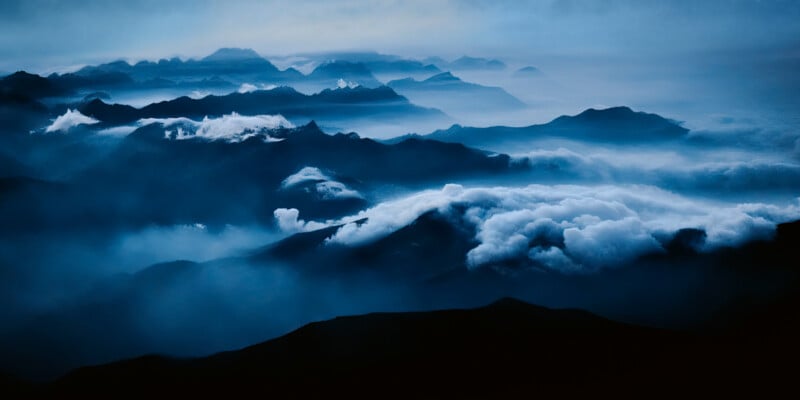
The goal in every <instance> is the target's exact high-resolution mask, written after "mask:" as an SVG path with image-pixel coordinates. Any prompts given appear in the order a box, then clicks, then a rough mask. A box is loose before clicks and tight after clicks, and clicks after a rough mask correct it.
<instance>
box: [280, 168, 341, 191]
mask: <svg viewBox="0 0 800 400" xmlns="http://www.w3.org/2000/svg"><path fill="white" fill-rule="evenodd" d="M330 179H331V178H330V177H329V176H328V175H325V174H323V173H322V171H320V170H319V168H316V167H303V168H302V169H300V171H297V172H295V173H294V174H292V175H289V176H288V177H286V179H284V180H283V182H282V183H281V186H282V187H284V188H288V187H292V186H295V185H298V184H301V183H304V182H308V181H327V180H330Z"/></svg>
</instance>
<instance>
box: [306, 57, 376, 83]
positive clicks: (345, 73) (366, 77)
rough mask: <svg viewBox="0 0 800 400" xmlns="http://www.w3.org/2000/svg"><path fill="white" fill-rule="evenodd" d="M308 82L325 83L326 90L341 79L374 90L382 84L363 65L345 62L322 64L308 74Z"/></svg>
mask: <svg viewBox="0 0 800 400" xmlns="http://www.w3.org/2000/svg"><path fill="white" fill-rule="evenodd" d="M307 79H308V80H313V81H320V82H323V83H327V85H326V86H324V87H326V88H330V87H335V86H336V84H337V82H338V80H339V79H342V80H344V81H346V82H350V83H353V84H356V85H359V86H364V87H369V88H375V87H379V86H381V85H382V84H381V83H380V82H379V81H378V80H377V79H376V78H375V76H373V75H372V71H370V69H369V68H368V67H367V66H366V65H365V64H364V63H352V62H347V61H331V62H326V63H323V64H321V65H319V66H317V68H314V70H313V71H312V72H311V73H310V74H308V76H307Z"/></svg>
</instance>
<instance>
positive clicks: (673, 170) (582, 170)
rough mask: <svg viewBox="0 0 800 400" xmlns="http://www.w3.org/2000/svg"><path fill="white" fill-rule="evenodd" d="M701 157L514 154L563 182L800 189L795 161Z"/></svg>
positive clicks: (541, 173) (683, 188) (721, 189)
mask: <svg viewBox="0 0 800 400" xmlns="http://www.w3.org/2000/svg"><path fill="white" fill-rule="evenodd" d="M720 154H725V153H724V152H722V153H720ZM703 156H704V157H706V158H707V160H705V161H702V162H694V161H693V160H690V159H689V158H687V157H685V156H680V155H678V154H670V153H666V154H665V153H663V152H662V153H657V154H651V153H648V152H644V153H642V154H638V155H637V154H630V153H623V152H614V153H610V154H603V153H596V154H589V155H584V154H581V153H578V152H575V151H572V150H569V149H566V148H558V149H556V150H536V151H532V152H529V153H527V154H525V155H520V156H516V157H515V158H514V162H517V163H524V164H526V165H527V166H529V167H530V168H531V172H532V174H534V175H535V176H536V177H539V178H542V179H554V180H561V181H563V180H569V181H572V182H582V181H591V182H608V183H612V182H626V183H641V184H649V185H656V186H659V187H662V188H667V189H670V190H679V191H697V190H699V191H713V192H728V193H730V194H741V193H743V192H754V193H759V194H760V193H763V192H764V191H768V192H776V191H784V192H785V191H793V192H794V191H796V189H797V188H800V164H797V163H796V162H793V161H791V160H776V159H765V158H759V157H758V155H757V154H737V155H733V156H728V158H732V159H721V160H714V159H713V157H714V154H713V153H711V154H709V152H706V153H705V154H704V155H703ZM718 156H719V157H720V158H724V157H723V156H722V155H718ZM747 157H749V159H746V158H747Z"/></svg>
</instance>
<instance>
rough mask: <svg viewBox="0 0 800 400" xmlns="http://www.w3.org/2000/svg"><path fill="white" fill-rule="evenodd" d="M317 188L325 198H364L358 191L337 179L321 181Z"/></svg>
mask: <svg viewBox="0 0 800 400" xmlns="http://www.w3.org/2000/svg"><path fill="white" fill-rule="evenodd" d="M316 189H317V193H319V195H320V196H322V199H323V200H335V199H360V198H362V196H361V194H360V193H358V192H357V191H355V190H353V189H350V188H348V187H347V186H346V185H345V184H344V183H341V182H336V181H326V182H319V183H317V184H316Z"/></svg>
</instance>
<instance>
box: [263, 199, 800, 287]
mask: <svg viewBox="0 0 800 400" xmlns="http://www.w3.org/2000/svg"><path fill="white" fill-rule="evenodd" d="M434 210H436V211H439V212H440V213H442V214H444V215H447V216H449V217H450V218H460V219H462V220H463V221H464V222H466V223H467V224H470V225H472V226H474V228H475V231H476V236H475V240H476V241H477V242H478V245H477V246H475V247H474V248H473V249H471V250H470V251H469V252H468V253H467V255H466V265H467V266H468V267H469V268H479V267H482V266H485V265H492V264H496V263H501V262H503V261H506V260H528V262H530V263H532V264H534V265H538V266H539V267H542V268H547V269H552V270H557V271H561V272H566V273H572V272H579V271H580V272H592V271H597V270H599V269H603V268H610V267H614V266H618V265H621V264H624V263H626V262H629V261H632V260H634V259H635V258H637V257H639V256H641V255H644V254H648V253H653V252H659V251H663V249H662V247H661V242H660V241H659V240H658V238H664V237H669V235H671V234H674V233H675V232H677V231H678V230H680V229H683V228H697V229H703V230H704V231H705V232H706V234H707V238H706V242H705V244H704V245H703V248H702V249H701V250H711V249H714V248H718V247H720V246H736V245H739V244H741V243H743V242H745V241H747V240H752V239H761V238H768V237H770V235H772V234H773V233H774V229H775V225H776V224H777V223H781V222H786V221H790V220H794V219H798V218H800V199H798V201H797V202H796V203H792V204H788V205H772V204H764V203H729V202H717V201H713V202H712V201H704V200H700V199H697V198H690V197H684V196H681V195H678V194H675V193H672V192H668V191H665V190H662V189H659V188H657V187H653V186H643V185H629V186H581V185H530V186H526V187H476V188H465V187H462V186H460V185H453V184H449V185H446V186H445V187H444V188H442V189H441V190H427V191H422V192H419V193H415V194H413V195H410V196H407V197H404V198H400V199H396V200H391V201H386V202H383V203H380V204H378V205H376V206H374V207H372V208H369V209H366V210H363V211H361V212H359V213H358V214H356V215H353V216H350V217H346V218H343V219H341V220H339V221H332V222H329V223H328V225H332V224H344V225H343V226H342V227H341V228H339V229H338V231H337V232H336V233H335V234H334V235H333V236H332V237H331V238H330V239H328V240H329V242H330V243H336V244H343V245H349V246H358V245H363V244H368V243H370V242H372V241H374V240H377V239H380V238H382V237H385V236H386V235H389V234H391V233H392V232H395V231H396V230H398V229H400V228H402V227H405V226H407V225H409V224H410V223H412V222H413V221H414V220H416V219H417V218H418V217H419V216H421V215H422V214H424V213H426V212H429V211H434ZM297 215H298V212H296V210H295V212H294V213H292V214H286V215H285V217H286V218H285V219H286V222H285V225H286V226H289V227H290V228H292V229H296V230H302V229H306V230H307V229H309V228H310V223H306V222H303V221H299V222H296V221H297ZM276 217H277V214H276ZM364 218H366V219H367V220H366V222H362V223H355V221H358V220H361V219H364ZM294 224H299V226H295V225H294ZM324 225H325V224H321V223H320V224H318V225H317V226H324ZM555 249H557V250H555Z"/></svg>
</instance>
